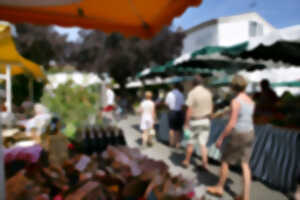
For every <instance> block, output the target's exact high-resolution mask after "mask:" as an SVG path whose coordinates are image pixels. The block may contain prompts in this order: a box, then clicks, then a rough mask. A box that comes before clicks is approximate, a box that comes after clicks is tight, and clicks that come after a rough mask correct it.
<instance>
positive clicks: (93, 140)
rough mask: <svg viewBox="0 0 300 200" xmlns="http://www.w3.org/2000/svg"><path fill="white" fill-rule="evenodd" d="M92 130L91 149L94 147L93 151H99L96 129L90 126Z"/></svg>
mask: <svg viewBox="0 0 300 200" xmlns="http://www.w3.org/2000/svg"><path fill="white" fill-rule="evenodd" d="M89 130H90V136H91V149H92V153H94V152H96V151H97V144H96V142H97V141H96V131H95V129H94V127H92V126H90V127H89Z"/></svg>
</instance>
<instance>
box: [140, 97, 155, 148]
mask: <svg viewBox="0 0 300 200" xmlns="http://www.w3.org/2000/svg"><path fill="white" fill-rule="evenodd" d="M151 99H152V93H151V92H149V91H148V92H146V93H145V100H143V101H142V103H141V107H140V112H141V124H140V129H141V130H142V131H143V135H142V142H143V146H146V144H148V145H152V135H153V134H152V133H153V132H154V123H155V118H156V112H155V104H154V102H153V101H152V100H151Z"/></svg>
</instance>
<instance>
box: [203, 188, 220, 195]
mask: <svg viewBox="0 0 300 200" xmlns="http://www.w3.org/2000/svg"><path fill="white" fill-rule="evenodd" d="M206 191H207V192H208V193H209V194H212V195H214V196H217V197H222V196H223V192H220V191H218V190H217V188H216V187H208V188H207V190H206Z"/></svg>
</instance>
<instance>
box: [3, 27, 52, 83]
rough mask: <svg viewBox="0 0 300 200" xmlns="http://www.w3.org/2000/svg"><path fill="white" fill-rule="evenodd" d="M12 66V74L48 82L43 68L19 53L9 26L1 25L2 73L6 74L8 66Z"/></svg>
mask: <svg viewBox="0 0 300 200" xmlns="http://www.w3.org/2000/svg"><path fill="white" fill-rule="evenodd" d="M7 64H10V65H11V74H12V75H18V74H32V75H33V76H34V78H35V79H37V80H46V77H45V74H44V72H43V70H42V68H41V67H40V66H39V65H37V64H35V63H33V62H31V61H30V60H28V59H26V58H23V57H22V56H21V55H20V54H19V53H18V51H17V49H16V47H15V44H14V41H13V39H12V37H11V34H10V27H9V26H8V25H3V24H0V73H2V74H5V73H6V65H7Z"/></svg>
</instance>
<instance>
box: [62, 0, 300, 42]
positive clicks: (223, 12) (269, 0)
mask: <svg viewBox="0 0 300 200" xmlns="http://www.w3.org/2000/svg"><path fill="white" fill-rule="evenodd" d="M245 12H257V13H258V14H260V15H261V16H262V17H263V18H264V19H265V20H267V21H268V22H270V23H271V24H272V25H273V26H274V27H276V28H283V27H287V26H292V25H296V24H300V0H203V3H202V4H201V5H200V6H199V7H197V8H189V9H187V10H186V12H185V13H184V14H183V15H182V16H181V17H179V18H176V19H175V20H174V21H173V28H176V27H178V26H181V27H183V28H184V29H187V28H190V27H192V26H195V25H197V24H200V23H203V22H205V21H207V20H210V19H214V18H218V17H222V16H231V15H237V14H241V13H245ZM57 30H58V31H59V32H60V33H66V34H69V37H68V39H69V40H76V39H77V38H78V31H79V29H78V28H72V29H63V28H57Z"/></svg>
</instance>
